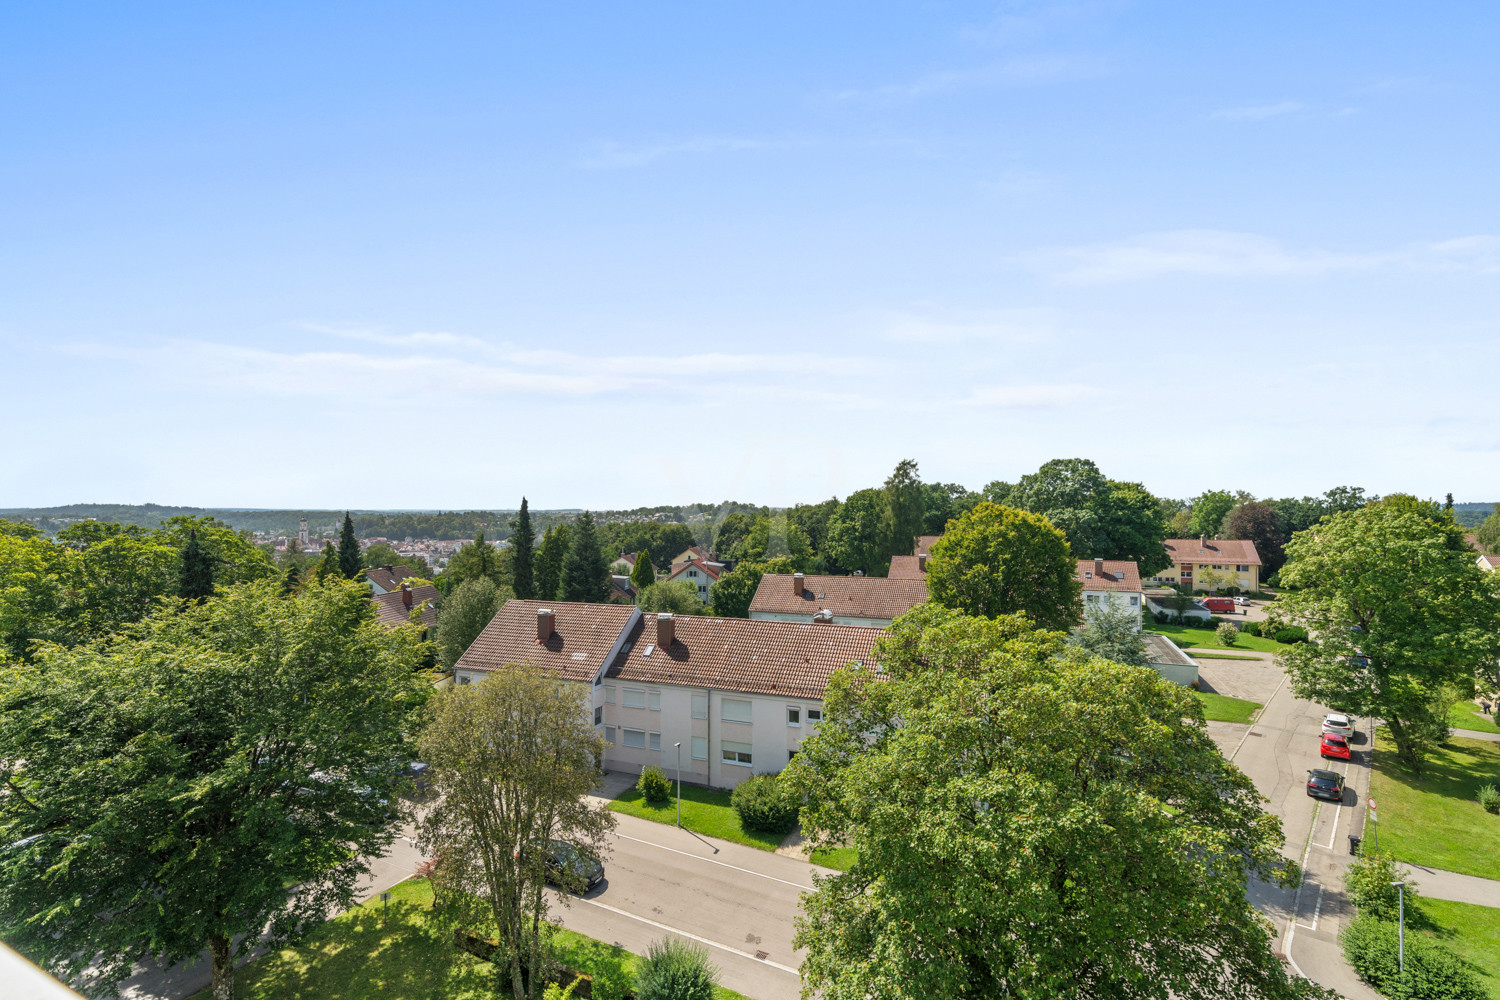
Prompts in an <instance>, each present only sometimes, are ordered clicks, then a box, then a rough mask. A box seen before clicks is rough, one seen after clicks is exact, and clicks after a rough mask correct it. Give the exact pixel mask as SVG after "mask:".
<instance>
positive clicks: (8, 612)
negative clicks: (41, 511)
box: [0, 534, 165, 662]
mask: <svg viewBox="0 0 1500 1000" xmlns="http://www.w3.org/2000/svg"><path fill="white" fill-rule="evenodd" d="M76 559H77V556H76V554H75V553H74V552H72V551H71V550H70V549H67V548H64V547H63V546H59V545H53V544H51V543H50V542H48V541H47V540H46V539H44V538H38V537H36V536H31V537H24V536H22V535H20V534H0V640H3V642H4V646H3V648H0V662H3V661H4V659H5V654H7V653H8V654H9V655H10V656H12V657H14V658H16V659H22V660H29V659H30V658H31V657H32V655H33V649H32V644H33V643H34V642H36V641H38V640H50V641H53V642H61V641H65V640H66V638H67V630H66V626H65V625H64V623H63V621H62V607H63V604H64V602H65V601H66V600H67V595H68V593H69V589H70V585H69V578H70V577H71V575H72V569H73V567H72V563H73V562H74V561H75V560H76ZM163 592H165V591H163Z"/></svg>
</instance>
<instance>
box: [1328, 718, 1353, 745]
mask: <svg viewBox="0 0 1500 1000" xmlns="http://www.w3.org/2000/svg"><path fill="white" fill-rule="evenodd" d="M1323 732H1325V733H1333V734H1334V735H1335V736H1342V737H1343V738H1344V739H1346V740H1347V739H1348V738H1349V737H1351V736H1353V735H1354V723H1353V722H1351V721H1350V720H1349V716H1347V715H1325V716H1323Z"/></svg>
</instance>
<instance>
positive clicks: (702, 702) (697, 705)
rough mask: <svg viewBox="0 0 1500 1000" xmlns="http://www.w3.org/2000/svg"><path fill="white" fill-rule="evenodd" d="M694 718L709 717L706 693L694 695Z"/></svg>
mask: <svg viewBox="0 0 1500 1000" xmlns="http://www.w3.org/2000/svg"><path fill="white" fill-rule="evenodd" d="M693 718H695V719H706V718H708V695H706V694H695V695H693Z"/></svg>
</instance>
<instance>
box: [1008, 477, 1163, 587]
mask: <svg viewBox="0 0 1500 1000" xmlns="http://www.w3.org/2000/svg"><path fill="white" fill-rule="evenodd" d="M991 487H993V488H994V489H993V492H994V494H995V495H996V496H997V497H999V498H1000V499H997V500H996V501H995V502H997V503H1003V504H1005V505H1007V506H1010V507H1015V508H1017V509H1018V510H1028V511H1031V512H1032V513H1033V514H1040V515H1042V516H1043V517H1045V518H1046V519H1047V520H1048V521H1051V522H1052V524H1053V526H1054V527H1056V528H1058V529H1060V530H1061V531H1062V533H1063V534H1064V535H1066V536H1067V539H1068V545H1069V547H1070V548H1071V549H1072V551H1073V555H1074V556H1075V557H1076V558H1078V559H1095V558H1099V559H1129V560H1133V561H1134V562H1135V563H1137V564H1138V567H1139V569H1140V573H1141V575H1142V576H1150V575H1151V574H1153V573H1157V572H1160V571H1161V570H1163V569H1165V568H1166V567H1167V566H1168V565H1170V563H1171V560H1170V559H1168V558H1167V554H1166V549H1165V548H1163V547H1162V541H1163V540H1164V539H1165V538H1166V522H1165V521H1164V520H1163V518H1162V514H1161V501H1160V500H1158V499H1157V498H1156V497H1154V496H1152V495H1151V494H1150V493H1149V492H1148V491H1147V490H1146V488H1145V487H1144V486H1142V485H1141V484H1140V483H1122V482H1116V481H1114V480H1111V479H1108V478H1106V477H1105V475H1104V474H1103V473H1102V472H1100V471H1099V467H1098V466H1097V465H1095V464H1094V463H1093V462H1091V461H1089V460H1088V459H1086V458H1058V459H1053V460H1052V461H1050V462H1047V463H1046V464H1044V465H1043V466H1042V467H1041V468H1040V469H1038V470H1037V471H1036V472H1033V473H1031V474H1030V475H1026V476H1022V477H1021V480H1020V482H1018V483H1016V484H1015V485H1014V486H1008V485H1006V484H1002V483H992V484H991ZM1002 487H1003V489H1002Z"/></svg>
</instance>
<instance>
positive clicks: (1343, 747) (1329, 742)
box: [1318, 733, 1349, 760]
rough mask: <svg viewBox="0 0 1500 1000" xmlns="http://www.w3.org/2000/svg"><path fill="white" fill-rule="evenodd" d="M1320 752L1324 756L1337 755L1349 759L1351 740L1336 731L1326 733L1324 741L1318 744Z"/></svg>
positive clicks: (1339, 757) (1340, 758) (1341, 758)
mask: <svg viewBox="0 0 1500 1000" xmlns="http://www.w3.org/2000/svg"><path fill="white" fill-rule="evenodd" d="M1318 753H1320V754H1322V755H1323V756H1324V757H1337V758H1338V759H1339V760H1348V759H1349V741H1348V740H1347V739H1345V738H1344V737H1342V736H1339V735H1338V734H1336V733H1324V734H1323V742H1322V743H1321V744H1319V746H1318Z"/></svg>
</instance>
